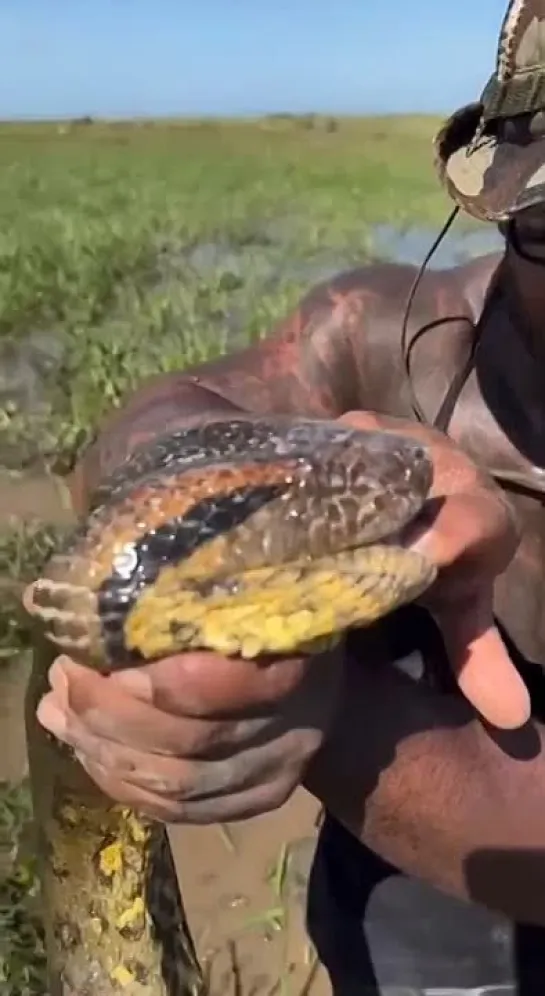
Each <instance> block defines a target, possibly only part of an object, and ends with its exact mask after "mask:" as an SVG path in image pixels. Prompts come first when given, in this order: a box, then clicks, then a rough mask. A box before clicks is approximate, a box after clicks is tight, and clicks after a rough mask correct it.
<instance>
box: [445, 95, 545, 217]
mask: <svg viewBox="0 0 545 996" xmlns="http://www.w3.org/2000/svg"><path fill="white" fill-rule="evenodd" d="M481 113H482V105H481V104H469V105H468V106H467V107H463V108H462V109H461V110H460V111H457V112H456V113H455V114H453V115H452V117H451V118H449V120H448V121H447V122H446V124H445V125H444V126H443V128H442V129H441V131H440V132H439V134H438V135H437V137H436V139H435V156H436V167H437V171H438V173H439V176H440V179H441V181H442V182H443V184H444V185H445V187H446V189H447V190H448V192H449V194H450V196H451V197H452V199H453V200H454V201H455V202H456V203H457V204H458V205H459V206H460V207H461V208H462V209H463V210H464V211H466V212H467V213H468V214H470V215H472V216H473V217H474V218H478V219H479V220H480V221H495V222H499V221H507V220H508V219H509V218H510V217H512V215H514V214H516V213H517V211H522V210H523V209H524V208H529V207H532V206H534V205H536V204H540V203H543V202H545V137H543V138H528V137H526V139H525V140H521V141H516V142H512V141H505V140H504V139H502V140H500V139H499V138H498V137H497V136H496V135H494V134H485V135H483V136H482V138H480V139H479V140H478V142H477V143H476V147H475V148H474V149H472V148H471V145H472V142H473V139H474V137H475V135H476V133H477V129H478V126H479V122H480V120H481ZM470 148H471V151H469V150H470Z"/></svg>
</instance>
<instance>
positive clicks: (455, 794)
mask: <svg viewBox="0 0 545 996" xmlns="http://www.w3.org/2000/svg"><path fill="white" fill-rule="evenodd" d="M346 681H347V684H346V688H345V695H344V699H343V708H342V710H341V713H340V715H339V720H338V723H337V725H336V727H335V730H334V731H333V734H332V736H331V738H330V740H329V741H328V743H327V744H326V746H325V747H324V748H323V750H322V752H321V753H320V754H319V755H318V757H317V758H316V759H315V760H314V762H313V763H312V765H311V767H310V769H309V771H308V774H307V780H306V786H307V788H308V789H309V791H310V792H312V794H313V795H315V796H316V797H317V798H318V800H319V801H320V802H321V803H322V804H323V805H324V806H325V807H326V809H327V810H328V811H329V812H330V813H332V815H333V816H335V817H336V818H337V819H338V820H339V821H340V822H342V823H343V824H344V825H345V826H346V827H347V828H348V829H349V830H350V831H351V832H352V833H354V835H355V836H357V837H358V838H359V839H360V840H361V841H362V842H363V843H365V844H367V845H368V846H369V847H371V848H372V850H374V851H375V852H376V853H378V854H380V855H381V856H382V857H383V858H384V859H385V860H387V861H390V862H391V863H392V864H394V865H395V866H396V867H399V868H401V869H403V870H404V871H405V872H406V873H408V874H412V875H416V876H418V877H422V878H425V879H427V880H429V881H430V882H432V884H434V885H435V886H437V887H439V888H442V889H444V890H445V891H447V892H450V893H453V894H455V895H458V896H461V897H463V898H471V899H472V900H474V901H476V902H479V903H482V904H483V905H486V906H489V907H490V908H491V909H495V910H497V911H499V912H502V913H505V914H506V915H508V916H510V917H512V918H515V919H519V920H523V921H527V922H533V923H540V924H545V752H544V742H545V736H544V729H543V727H538V726H537V725H536V726H535V727H532V728H529V729H526V730H524V731H517V732H516V733H509V734H503V733H502V734H501V742H500V738H499V737H496V734H493V735H492V734H490V733H489V732H488V731H487V730H486V729H485V727H484V726H483V725H482V724H481V723H480V722H479V721H478V720H476V719H475V718H474V715H473V714H472V713H471V711H470V709H469V707H468V706H467V704H466V703H465V701H464V700H462V699H458V698H455V697H454V696H452V697H451V696H443V695H441V696H439V695H436V694H435V693H432V692H431V691H429V690H428V689H426V688H422V687H420V686H417V685H416V684H415V683H414V682H412V681H411V679H410V678H406V677H405V676H404V675H402V674H399V673H397V672H396V671H394V670H393V668H392V667H391V666H389V665H388V664H387V663H385V662H378V661H377V662H375V663H371V664H369V663H368V662H367V661H366V662H361V663H356V664H354V663H350V664H349V666H348V669H347V678H346ZM493 736H494V737H495V739H493Z"/></svg>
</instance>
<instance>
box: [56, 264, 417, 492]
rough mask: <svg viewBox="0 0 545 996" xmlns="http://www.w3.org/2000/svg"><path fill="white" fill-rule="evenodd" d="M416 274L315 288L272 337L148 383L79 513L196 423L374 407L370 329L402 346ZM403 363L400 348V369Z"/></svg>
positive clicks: (92, 462)
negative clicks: (101, 488) (96, 493)
mask: <svg viewBox="0 0 545 996" xmlns="http://www.w3.org/2000/svg"><path fill="white" fill-rule="evenodd" d="M413 276H414V272H413V270H412V268H410V267H397V266H389V265H386V266H370V267H364V268H362V269H360V270H354V271H352V272H351V273H348V274H341V275H340V276H339V277H338V278H336V279H335V280H332V281H331V282H329V283H325V284H321V285H319V286H317V287H315V288H314V289H313V290H311V291H310V293H309V294H307V295H306V297H304V298H303V300H302V301H301V303H300V305H299V306H298V307H297V308H296V309H295V311H294V312H293V313H292V314H291V315H290V316H288V317H287V318H286V320H284V321H283V322H281V323H280V325H279V326H278V327H277V328H276V329H275V330H273V331H272V333H271V334H270V336H269V337H268V338H267V339H264V340H261V341H260V342H258V343H256V344H255V345H253V346H251V347H250V348H248V349H246V350H243V351H241V352H238V353H234V354H231V355H228V356H224V357H222V358H221V359H219V360H215V361H213V362H210V363H204V364H201V365H200V366H198V367H195V368H192V369H190V370H186V371H184V372H182V373H173V374H166V375H162V376H159V377H156V378H154V379H153V380H151V381H149V382H148V383H147V384H145V385H144V386H143V387H142V388H140V390H138V391H137V392H136V394H135V395H134V396H133V397H132V398H130V399H128V401H127V402H126V403H125V404H124V405H123V407H122V408H121V409H120V410H118V411H117V412H115V413H114V414H113V415H112V416H111V417H110V418H109V420H108V421H107V422H106V423H105V425H104V426H103V427H102V430H101V432H100V434H99V438H98V439H97V441H96V442H95V443H94V444H93V445H92V446H91V447H90V448H89V449H88V450H87V452H86V453H85V454H84V457H83V459H82V461H81V463H80V466H79V467H78V468H77V470H76V473H75V476H74V480H73V490H74V496H75V502H76V506H77V509H78V510H79V511H81V510H83V509H84V508H85V504H86V499H85V494H86V493H87V492H88V490H89V488H92V487H93V485H94V483H95V482H96V481H97V479H98V478H99V477H101V476H102V475H103V474H106V473H108V472H109V471H110V470H112V469H113V468H114V467H115V466H117V465H118V464H119V463H120V462H121V460H122V459H123V458H124V456H125V455H126V454H127V452H128V451H130V450H131V449H132V448H133V447H134V446H135V445H136V444H137V443H139V442H143V441H144V440H146V439H149V438H153V437H154V436H156V435H157V434H158V433H164V432H168V431H169V430H170V429H174V428H175V427H178V426H181V425H184V424H185V425H187V424H189V423H190V422H191V421H198V420H199V419H202V418H206V417H211V418H221V416H222V415H227V416H229V415H231V416H232V415H233V414H234V413H236V412H237V411H238V412H253V413H260V414H267V413H273V412H274V413H294V414H298V415H309V416H315V417H319V418H321V417H323V418H327V417H333V418H334V417H337V416H339V415H342V414H343V412H346V411H350V410H355V409H358V408H366V407H369V402H368V401H366V394H367V393H368V392H367V389H366V387H365V384H366V383H367V382H368V381H370V380H372V379H373V378H372V377H369V375H368V374H367V364H366V354H367V348H368V347H367V343H368V339H369V331H372V334H373V338H374V339H376V338H377V337H378V338H379V339H380V341H381V349H384V348H385V345H386V346H387V337H388V336H387V333H388V329H391V337H392V343H394V341H395V343H397V344H398V345H399V330H400V327H401V316H402V313H403V305H404V301H405V297H406V293H407V290H408V287H409V286H410V283H411V280H412V278H413ZM431 307H432V309H433V307H436V302H434V301H432V302H431ZM379 312H380V319H379V317H378V313H379ZM374 348H376V347H374ZM395 357H396V353H395V348H394V347H392V350H391V363H392V364H393V363H395V362H396V359H395Z"/></svg>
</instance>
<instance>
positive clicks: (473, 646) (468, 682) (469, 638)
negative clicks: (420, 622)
mask: <svg viewBox="0 0 545 996" xmlns="http://www.w3.org/2000/svg"><path fill="white" fill-rule="evenodd" d="M433 614H434V617H435V619H436V622H437V624H438V625H439V627H440V629H441V633H442V635H443V640H444V643H445V648H446V651H447V654H448V657H449V660H450V664H451V667H452V669H453V671H454V673H455V675H456V680H457V682H458V685H459V687H460V690H461V691H462V692H463V694H464V696H465V697H466V699H468V701H469V702H471V704H472V705H473V706H474V708H475V709H476V710H477V711H478V712H479V713H480V714H481V716H483V718H484V719H486V720H487V721H488V722H489V723H491V724H492V725H493V726H496V727H497V728H498V729H504V730H511V729H517V728H519V727H521V726H524V725H525V723H527V722H528V720H529V718H530V714H531V705H530V696H529V694H528V690H527V688H526V686H525V684H524V682H523V681H522V678H521V677H520V675H519V673H518V671H517V670H516V668H515V666H514V664H513V662H512V661H511V659H510V657H509V655H508V653H507V650H506V648H505V645H504V643H503V641H502V639H501V636H500V634H499V632H498V630H497V628H496V626H495V625H494V619H493V615H492V597H491V592H490V593H489V594H488V595H487V594H482V595H480V594H478V593H475V596H474V597H473V598H471V599H469V598H468V600H467V601H465V602H460V603H458V604H456V605H449V606H448V607H442V608H441V609H439V610H438V611H436V612H434V613H433Z"/></svg>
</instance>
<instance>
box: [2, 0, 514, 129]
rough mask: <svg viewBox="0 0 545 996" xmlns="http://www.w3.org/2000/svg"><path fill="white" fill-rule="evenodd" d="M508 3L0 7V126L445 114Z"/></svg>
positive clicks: (62, 1)
mask: <svg viewBox="0 0 545 996" xmlns="http://www.w3.org/2000/svg"><path fill="white" fill-rule="evenodd" d="M504 11H505V2H504V0H456V3H455V4H448V3H442V2H441V0H412V2H409V0H391V2H390V3H387V2H385V0H328V2H325V0H291V2H290V3H288V2H286V0H269V2H267V0H197V2H191V3H190V2H188V0H0V67H1V69H0V118H6V117H21V116H24V117H29V116H31V117H61V116H77V115H83V114H92V115H97V116H98V115H104V116H112V117H118V116H129V117H130V116H134V115H178V114H179V115H206V114H213V115H214V114H218V115H219V114H229V115H239V114H243V115H246V114H260V113H266V112H274V111H292V112H305V111H314V110H315V111H325V112H330V113H343V112H344V113H374V112H376V113H382V112H404V111H439V112H441V113H443V112H445V111H449V110H450V109H454V107H456V106H457V105H458V104H461V103H464V102H466V101H468V100H472V99H474V98H476V97H478V95H479V93H480V90H481V88H482V86H483V84H484V82H485V81H486V78H487V76H488V75H489V73H490V72H491V71H492V69H493V65H494V56H495V47H496V39H497V35H498V30H499V27H500V24H501V20H502V17H503V14H504Z"/></svg>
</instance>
